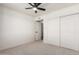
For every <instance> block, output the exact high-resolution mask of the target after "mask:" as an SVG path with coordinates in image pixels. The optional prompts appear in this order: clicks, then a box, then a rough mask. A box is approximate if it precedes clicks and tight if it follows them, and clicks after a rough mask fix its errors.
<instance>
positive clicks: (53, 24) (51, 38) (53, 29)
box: [47, 18, 59, 45]
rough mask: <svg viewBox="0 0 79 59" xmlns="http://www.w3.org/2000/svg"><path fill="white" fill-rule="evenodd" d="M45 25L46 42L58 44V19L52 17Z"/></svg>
mask: <svg viewBox="0 0 79 59" xmlns="http://www.w3.org/2000/svg"><path fill="white" fill-rule="evenodd" d="M47 27H48V28H47V33H48V39H47V42H48V43H50V44H53V45H59V19H58V18H54V19H52V20H49V21H48V24H47Z"/></svg>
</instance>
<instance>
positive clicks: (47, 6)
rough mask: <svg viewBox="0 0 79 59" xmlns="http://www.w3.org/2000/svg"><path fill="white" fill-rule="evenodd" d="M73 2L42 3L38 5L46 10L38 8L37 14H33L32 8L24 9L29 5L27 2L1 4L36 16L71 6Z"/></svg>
mask: <svg viewBox="0 0 79 59" xmlns="http://www.w3.org/2000/svg"><path fill="white" fill-rule="evenodd" d="M75 4H76V3H43V4H41V5H40V6H39V7H43V8H45V9H46V11H40V10H38V13H37V14H35V12H34V10H32V9H29V10H26V9H25V8H27V7H30V5H29V4H28V3H4V4H3V5H4V6H7V7H9V8H11V9H14V10H17V11H20V12H23V13H26V14H29V15H31V16H35V17H36V16H40V15H42V14H46V13H49V12H53V11H56V10H59V9H62V8H65V7H69V6H72V5H75Z"/></svg>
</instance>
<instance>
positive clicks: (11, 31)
mask: <svg viewBox="0 0 79 59" xmlns="http://www.w3.org/2000/svg"><path fill="white" fill-rule="evenodd" d="M0 17H1V18H0V36H1V39H0V50H2V49H6V48H10V47H14V46H17V45H21V44H24V43H28V42H31V41H34V18H33V17H31V16H29V15H26V14H23V13H20V12H18V11H15V10H12V9H9V8H7V7H3V6H1V7H0Z"/></svg>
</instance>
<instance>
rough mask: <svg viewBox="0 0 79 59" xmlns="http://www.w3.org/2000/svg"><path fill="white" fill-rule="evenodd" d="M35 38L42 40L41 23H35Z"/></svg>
mask: <svg viewBox="0 0 79 59" xmlns="http://www.w3.org/2000/svg"><path fill="white" fill-rule="evenodd" d="M35 40H43V23H42V22H38V21H37V22H36V23H35Z"/></svg>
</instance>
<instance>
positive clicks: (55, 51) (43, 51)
mask: <svg viewBox="0 0 79 59" xmlns="http://www.w3.org/2000/svg"><path fill="white" fill-rule="evenodd" d="M0 55H79V52H76V51H74V50H71V49H67V48H60V47H57V46H54V45H50V44H45V43H43V42H42V41H35V42H32V43H29V44H23V45H20V46H17V47H14V48H10V49H6V50H4V51H1V52H0Z"/></svg>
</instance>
